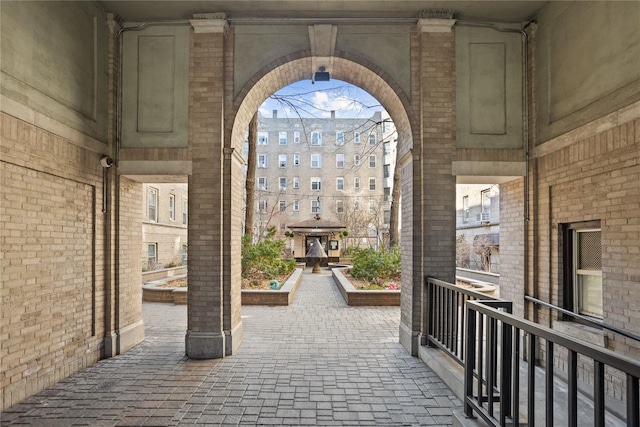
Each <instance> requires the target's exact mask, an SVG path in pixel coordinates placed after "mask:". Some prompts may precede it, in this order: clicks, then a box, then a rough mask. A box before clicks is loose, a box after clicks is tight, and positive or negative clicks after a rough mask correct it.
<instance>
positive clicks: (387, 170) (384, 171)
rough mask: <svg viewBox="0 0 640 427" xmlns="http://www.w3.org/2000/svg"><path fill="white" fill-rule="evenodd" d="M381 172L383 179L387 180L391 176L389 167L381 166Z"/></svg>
mask: <svg viewBox="0 0 640 427" xmlns="http://www.w3.org/2000/svg"><path fill="white" fill-rule="evenodd" d="M382 170H383V173H384V177H385V178H389V177H390V176H391V165H384V166H382Z"/></svg>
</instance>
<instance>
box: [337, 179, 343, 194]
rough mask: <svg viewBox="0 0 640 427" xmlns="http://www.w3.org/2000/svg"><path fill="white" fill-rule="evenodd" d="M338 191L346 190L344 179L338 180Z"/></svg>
mask: <svg viewBox="0 0 640 427" xmlns="http://www.w3.org/2000/svg"><path fill="white" fill-rule="evenodd" d="M336 190H338V191H343V190H344V178H342V177H340V178H336Z"/></svg>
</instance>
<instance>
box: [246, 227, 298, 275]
mask: <svg viewBox="0 0 640 427" xmlns="http://www.w3.org/2000/svg"><path fill="white" fill-rule="evenodd" d="M284 246H285V243H284V242H283V241H282V240H277V239H274V238H273V234H271V233H270V234H268V235H267V237H266V238H265V239H264V240H262V241H261V242H259V243H256V244H253V243H252V242H251V236H249V235H247V236H244V238H243V242H242V277H244V278H265V279H273V278H276V277H281V276H283V275H287V274H291V273H292V272H293V270H295V268H296V261H295V260H294V259H289V260H286V259H283V258H282V251H283V249H284Z"/></svg>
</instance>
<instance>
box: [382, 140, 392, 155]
mask: <svg viewBox="0 0 640 427" xmlns="http://www.w3.org/2000/svg"><path fill="white" fill-rule="evenodd" d="M382 147H383V148H384V155H385V156H388V155H390V154H391V143H390V142H389V141H385V142H383V143H382Z"/></svg>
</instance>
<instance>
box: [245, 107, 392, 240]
mask: <svg viewBox="0 0 640 427" xmlns="http://www.w3.org/2000/svg"><path fill="white" fill-rule="evenodd" d="M382 117H383V115H382V113H381V112H376V113H374V114H373V116H371V117H369V118H336V115H335V111H333V112H332V113H331V117H330V118H297V117H295V118H286V117H278V112H277V110H274V111H273V114H272V116H271V117H264V116H260V118H259V121H258V141H257V153H256V155H257V162H256V177H255V183H256V191H255V231H256V233H257V234H260V233H264V232H265V231H266V229H267V227H270V226H275V227H276V228H277V234H278V235H279V236H280V237H282V236H283V235H284V233H285V231H286V230H287V227H288V226H290V225H293V224H296V223H300V222H301V221H306V220H309V219H312V218H314V217H317V216H321V217H322V219H324V220H327V221H332V222H334V223H339V224H341V225H343V226H344V227H346V230H347V231H348V232H349V236H348V237H347V238H345V239H344V240H343V241H342V242H343V243H342V244H343V245H345V246H351V245H353V246H371V247H373V246H377V245H378V244H379V243H380V242H381V241H382V239H383V236H384V234H383V231H386V230H387V229H388V220H387V221H386V222H385V210H386V211H388V210H389V208H390V203H389V197H388V196H387V197H385V194H390V188H387V187H386V186H387V185H388V184H389V183H390V180H389V179H388V176H389V174H390V173H392V172H390V165H389V164H386V163H385V161H386V160H388V156H385V147H386V150H387V151H389V150H390V148H389V144H390V143H391V142H392V140H391V139H385V138H384V136H385V135H386V136H387V137H389V138H390V137H391V136H392V134H390V133H389V132H388V129H389V128H390V127H392V124H390V123H388V122H387V123H383V119H382ZM385 129H386V130H387V132H386V133H385ZM245 152H246V150H245ZM387 217H388V214H387ZM323 243H324V244H325V246H326V244H327V242H323Z"/></svg>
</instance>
